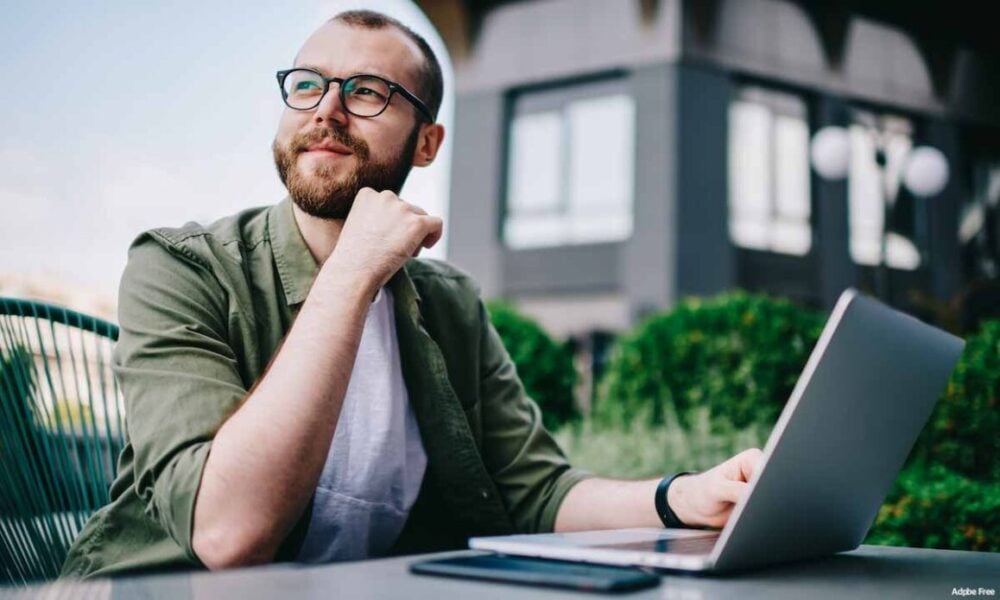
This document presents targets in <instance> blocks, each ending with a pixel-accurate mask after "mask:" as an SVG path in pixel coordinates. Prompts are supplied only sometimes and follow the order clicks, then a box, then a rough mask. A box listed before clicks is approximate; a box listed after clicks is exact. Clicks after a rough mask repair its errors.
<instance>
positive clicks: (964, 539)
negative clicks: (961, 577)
mask: <svg viewBox="0 0 1000 600" xmlns="http://www.w3.org/2000/svg"><path fill="white" fill-rule="evenodd" d="M865 543H868V544H883V545H892V546H913V547H918V548H946V549H952V550H981V551H990V552H1000V483H997V482H992V483H984V482H977V481H975V480H972V479H969V478H967V477H963V476H962V475H960V474H957V473H954V472H952V471H950V470H948V469H947V468H945V467H944V466H942V465H931V466H929V467H927V466H925V465H924V463H914V464H913V465H910V466H909V467H907V468H906V469H904V470H903V472H902V473H900V475H899V477H898V478H897V480H896V485H895V486H894V487H893V489H892V491H891V492H890V493H889V497H888V498H887V499H886V502H885V503H884V504H883V505H882V508H881V509H880V510H879V513H878V517H877V518H876V519H875V525H874V527H872V530H871V531H870V532H869V534H868V538H867V539H866V540H865Z"/></svg>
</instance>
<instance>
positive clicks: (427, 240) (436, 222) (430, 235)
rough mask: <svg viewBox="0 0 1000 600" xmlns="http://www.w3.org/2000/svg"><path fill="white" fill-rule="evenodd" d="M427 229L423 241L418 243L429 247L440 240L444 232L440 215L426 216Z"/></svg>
mask: <svg viewBox="0 0 1000 600" xmlns="http://www.w3.org/2000/svg"><path fill="white" fill-rule="evenodd" d="M427 225H428V231H427V235H426V236H425V237H424V241H423V242H421V243H420V245H421V246H423V247H424V248H430V247H432V246H434V244H436V243H438V242H439V241H440V240H441V236H442V235H443V234H444V221H442V220H441V218H440V217H427Z"/></svg>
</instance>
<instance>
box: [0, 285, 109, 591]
mask: <svg viewBox="0 0 1000 600" xmlns="http://www.w3.org/2000/svg"><path fill="white" fill-rule="evenodd" d="M117 339H118V327H117V326H116V325H114V324H112V323H109V322H107V321H103V320H101V319H97V318H95V317H91V316H87V315H84V314H81V313H79V312H76V311H72V310H69V309H66V308H62V307H58V306H52V305H49V304H44V303H41V302H35V301H29V300H19V299H14V298H3V297H0V584H3V583H15V584H20V583H26V582H29V581H38V580H45V579H51V578H54V577H56V576H57V575H58V574H59V569H60V567H61V566H62V562H63V560H64V559H65V557H66V553H67V551H68V549H69V546H70V544H71V543H72V542H73V539H74V538H75V537H76V535H77V534H78V533H79V532H80V530H81V528H82V527H83V524H84V523H85V522H86V520H87V519H88V518H89V517H90V515H91V514H92V513H93V512H94V511H95V510H97V509H98V508H100V507H101V506H103V505H105V504H107V502H108V499H109V497H108V488H109V486H110V485H111V482H112V481H113V479H114V476H115V470H116V469H115V467H116V465H115V461H116V458H117V456H118V453H119V452H120V451H121V449H122V447H123V446H124V444H125V408H124V403H123V401H122V396H121V393H120V391H119V389H118V385H117V383H116V381H115V378H114V376H113V374H112V372H111V348H112V346H113V344H114V342H115V341H116V340H117Z"/></svg>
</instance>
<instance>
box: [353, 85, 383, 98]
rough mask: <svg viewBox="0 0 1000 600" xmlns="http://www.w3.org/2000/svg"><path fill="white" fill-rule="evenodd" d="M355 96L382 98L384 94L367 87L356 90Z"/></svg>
mask: <svg viewBox="0 0 1000 600" xmlns="http://www.w3.org/2000/svg"><path fill="white" fill-rule="evenodd" d="M354 94H355V95H356V96H376V97H381V96H382V94H380V93H378V92H376V91H375V90H373V89H371V88H366V87H360V88H355V89H354Z"/></svg>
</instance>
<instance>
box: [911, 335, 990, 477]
mask: <svg viewBox="0 0 1000 600" xmlns="http://www.w3.org/2000/svg"><path fill="white" fill-rule="evenodd" d="M914 457H915V458H916V459H919V460H922V461H926V462H937V463H940V464H942V465H945V466H946V467H948V468H949V469H951V470H953V471H955V472H957V473H960V474H963V475H966V476H968V477H972V478H976V479H982V480H987V481H993V482H1000V321H986V322H984V323H983V326H982V328H981V329H980V330H979V332H978V333H977V334H975V335H972V336H970V337H969V338H968V340H967V341H966V347H965V352H964V353H963V354H962V359H961V360H960V361H959V363H958V366H957V367H956V368H955V372H954V373H953V374H952V376H951V380H950V381H949V382H948V387H947V388H946V389H945V392H944V394H943V395H942V397H941V399H940V400H939V401H938V404H937V406H936V407H935V409H934V413H933V415H932V416H931V419H930V421H929V423H928V425H927V427H926V428H925V429H924V431H923V433H922V435H921V438H920V441H919V442H918V444H917V450H916V451H915V452H914Z"/></svg>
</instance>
